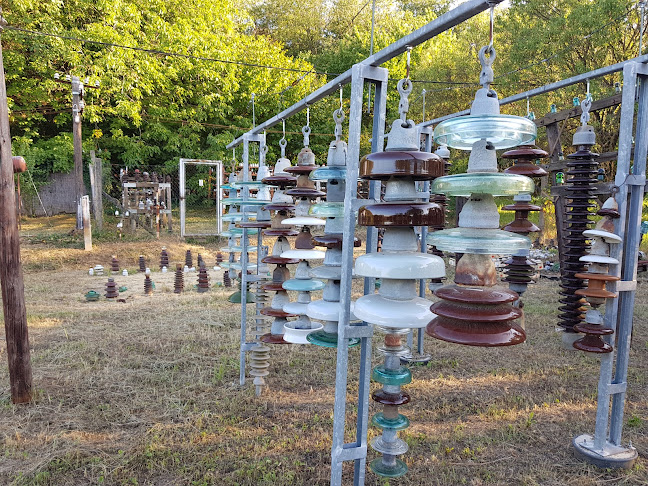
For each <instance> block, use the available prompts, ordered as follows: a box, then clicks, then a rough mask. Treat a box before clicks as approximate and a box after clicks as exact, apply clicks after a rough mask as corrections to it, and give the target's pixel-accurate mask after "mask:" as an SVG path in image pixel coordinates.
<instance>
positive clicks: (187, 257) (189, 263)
mask: <svg viewBox="0 0 648 486" xmlns="http://www.w3.org/2000/svg"><path fill="white" fill-rule="evenodd" d="M185 265H187V266H188V267H189V268H191V267H193V256H192V255H191V250H187V253H186V254H185Z"/></svg>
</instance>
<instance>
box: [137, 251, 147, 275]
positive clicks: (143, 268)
mask: <svg viewBox="0 0 648 486" xmlns="http://www.w3.org/2000/svg"><path fill="white" fill-rule="evenodd" d="M137 263H138V264H139V271H140V272H142V273H144V272H146V260H145V259H144V255H140V256H139V259H138V260H137Z"/></svg>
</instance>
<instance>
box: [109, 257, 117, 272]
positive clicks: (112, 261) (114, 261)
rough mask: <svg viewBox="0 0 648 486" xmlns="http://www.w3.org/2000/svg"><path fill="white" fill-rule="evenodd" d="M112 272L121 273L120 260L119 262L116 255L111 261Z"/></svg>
mask: <svg viewBox="0 0 648 486" xmlns="http://www.w3.org/2000/svg"><path fill="white" fill-rule="evenodd" d="M110 271H111V272H112V273H119V260H117V257H116V256H115V255H113V256H112V259H111V261H110Z"/></svg>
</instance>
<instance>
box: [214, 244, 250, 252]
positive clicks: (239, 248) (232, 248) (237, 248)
mask: <svg viewBox="0 0 648 486" xmlns="http://www.w3.org/2000/svg"><path fill="white" fill-rule="evenodd" d="M221 251H230V252H232V251H233V252H241V251H243V247H242V246H241V245H232V246H226V247H224V248H221ZM247 251H257V247H256V246H248V247H247Z"/></svg>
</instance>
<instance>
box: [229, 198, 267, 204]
mask: <svg viewBox="0 0 648 486" xmlns="http://www.w3.org/2000/svg"><path fill="white" fill-rule="evenodd" d="M223 204H224V205H225V206H232V205H236V206H265V205H266V204H270V201H267V200H262V199H243V198H242V197H230V198H227V199H223Z"/></svg>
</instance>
